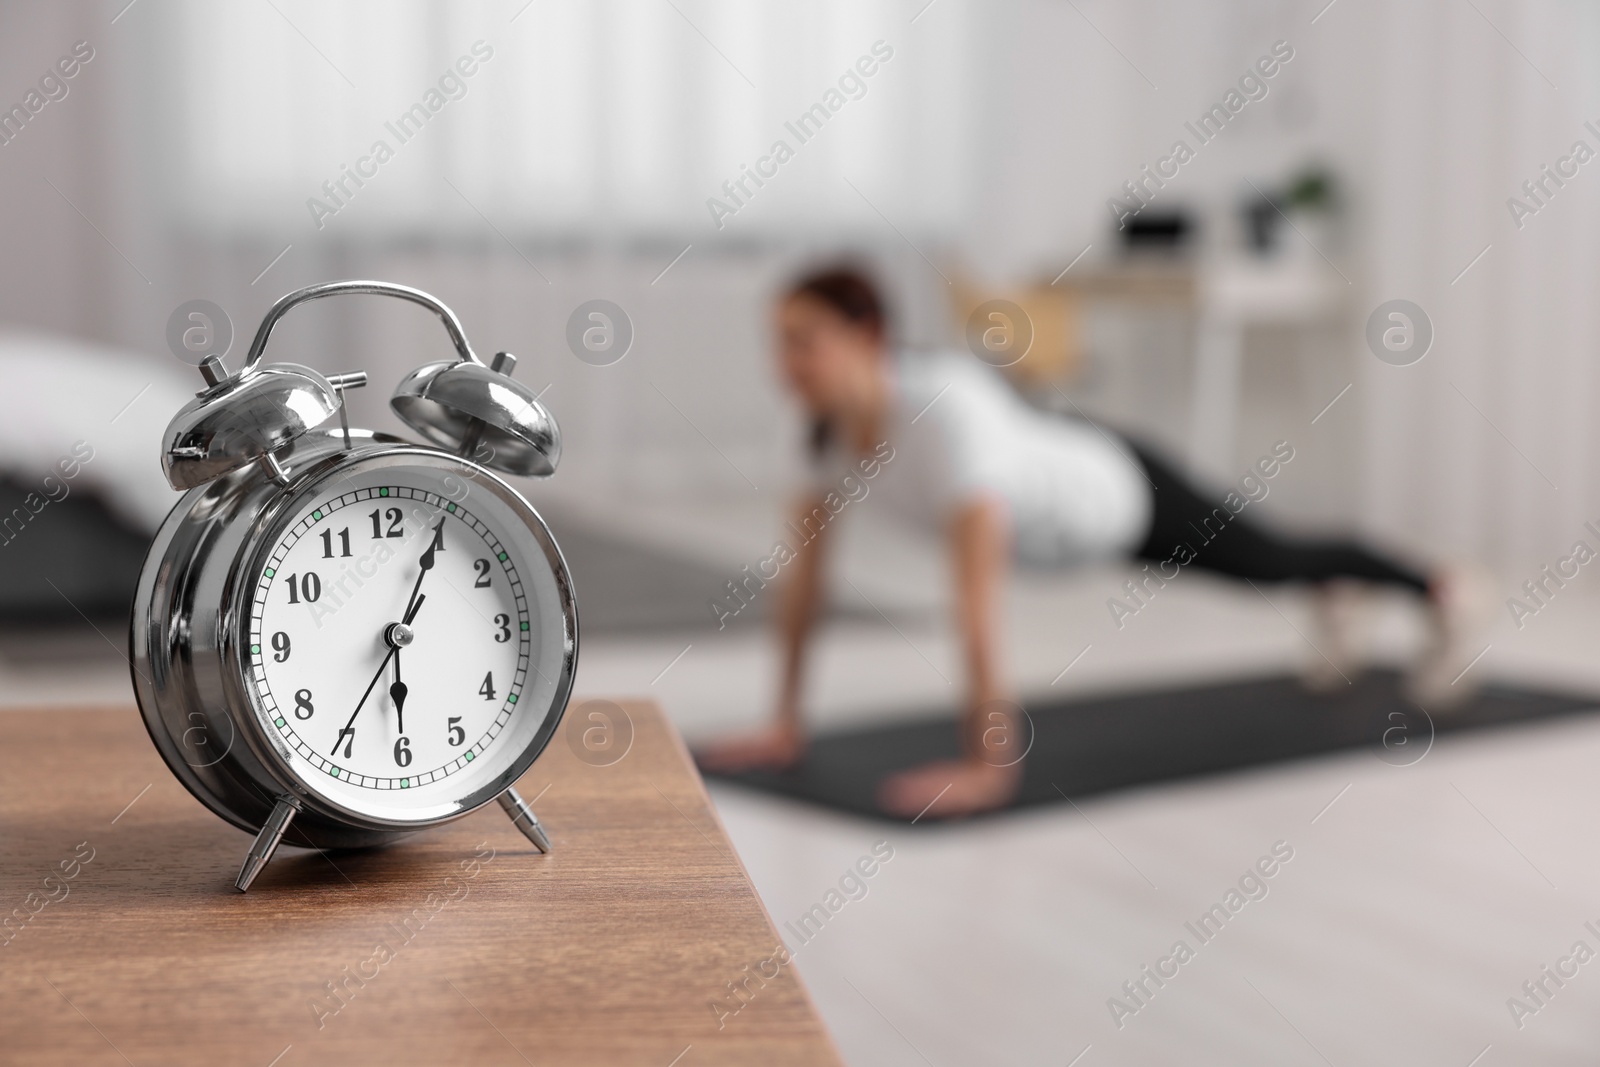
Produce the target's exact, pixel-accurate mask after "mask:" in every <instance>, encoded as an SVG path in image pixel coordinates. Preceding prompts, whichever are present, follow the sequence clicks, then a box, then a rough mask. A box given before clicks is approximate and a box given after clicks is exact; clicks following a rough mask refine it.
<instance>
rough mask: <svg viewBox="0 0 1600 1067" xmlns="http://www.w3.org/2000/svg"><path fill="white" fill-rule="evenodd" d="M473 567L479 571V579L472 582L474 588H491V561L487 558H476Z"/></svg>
mask: <svg viewBox="0 0 1600 1067" xmlns="http://www.w3.org/2000/svg"><path fill="white" fill-rule="evenodd" d="M472 569H473V570H475V571H477V572H478V579H477V581H475V582H473V583H472V588H474V589H487V588H489V561H488V560H486V559H475V560H473V561H472Z"/></svg>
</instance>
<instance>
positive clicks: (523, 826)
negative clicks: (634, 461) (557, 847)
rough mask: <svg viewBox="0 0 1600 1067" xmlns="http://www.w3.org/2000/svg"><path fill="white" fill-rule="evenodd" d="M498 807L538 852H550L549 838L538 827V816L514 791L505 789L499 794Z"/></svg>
mask: <svg viewBox="0 0 1600 1067" xmlns="http://www.w3.org/2000/svg"><path fill="white" fill-rule="evenodd" d="M500 806H501V807H502V808H505V809H506V814H507V815H509V816H511V821H512V822H514V823H516V825H517V829H518V830H521V831H522V833H523V835H524V836H526V837H527V839H528V840H529V841H532V842H533V847H534V848H537V849H538V850H539V851H540V852H549V851H550V837H549V835H547V834H546V833H545V832H544V827H543V826H540V825H539V816H537V815H535V814H534V813H533V809H532V808H530V807H528V802H527V801H526V800H523V799H522V797H521V796H519V795H518V794H517V791H516V790H515V789H507V790H506V791H505V792H504V793H501V794H500Z"/></svg>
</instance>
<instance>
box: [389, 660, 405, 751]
mask: <svg viewBox="0 0 1600 1067" xmlns="http://www.w3.org/2000/svg"><path fill="white" fill-rule="evenodd" d="M394 673H395V674H396V675H397V676H398V675H399V673H400V657H399V655H396V656H395V657H394ZM406 692H407V690H406V683H404V682H402V681H401V680H400V679H399V678H398V677H396V678H395V680H394V684H393V685H391V686H390V687H389V699H390V700H392V701H394V717H395V723H396V725H397V726H398V727H399V728H400V732H401V733H405V732H406Z"/></svg>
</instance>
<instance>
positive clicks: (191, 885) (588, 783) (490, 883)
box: [0, 702, 840, 1067]
mask: <svg viewBox="0 0 1600 1067" xmlns="http://www.w3.org/2000/svg"><path fill="white" fill-rule="evenodd" d="M623 707H625V709H626V710H627V712H628V714H629V716H630V717H631V719H632V722H633V728H634V739H633V745H632V747H631V749H629V750H628V752H627V755H626V756H624V757H623V758H622V759H620V760H619V761H618V762H616V763H614V764H612V765H610V766H592V765H590V763H589V762H585V761H582V760H580V759H579V758H578V757H577V755H576V752H577V751H578V749H577V748H575V747H574V746H572V745H569V744H568V743H567V737H566V734H567V732H568V730H569V728H571V726H570V724H572V723H577V722H579V721H580V720H579V718H578V716H577V712H578V710H579V709H578V708H577V707H574V708H573V710H572V712H570V713H569V715H568V720H569V725H564V726H563V728H562V730H561V731H560V732H559V733H558V734H557V735H556V737H555V738H554V739H553V740H552V741H551V743H550V746H549V748H548V749H547V750H546V751H545V754H544V755H543V756H542V757H541V758H540V760H539V762H538V763H537V764H535V766H534V768H533V770H532V771H530V772H529V773H528V775H527V776H526V777H525V778H524V779H523V780H522V782H521V784H520V789H521V792H522V794H523V795H524V796H526V797H529V798H532V797H534V796H536V795H539V794H543V795H542V796H541V797H540V799H539V801H538V804H537V805H536V807H537V810H538V812H539V815H540V818H541V820H542V821H543V822H544V824H545V826H546V828H547V829H548V830H549V832H550V835H551V837H552V838H553V839H554V845H555V848H554V851H553V852H551V854H550V855H548V856H541V855H539V854H538V852H537V851H535V850H534V849H533V847H532V846H531V845H530V844H529V843H528V842H527V840H526V839H525V838H523V836H522V835H521V834H520V833H518V832H517V830H516V829H515V828H514V827H513V826H512V825H511V822H510V820H509V819H507V818H506V816H505V814H504V813H503V812H502V811H501V810H500V809H499V807H498V806H495V805H490V806H489V807H488V808H486V809H483V810H480V811H478V812H476V813H474V814H472V815H470V816H468V817H466V818H465V819H461V820H459V821H457V822H454V823H451V824H449V825H448V826H445V827H441V828H438V829H434V830H429V831H425V832H423V833H420V834H418V835H416V836H414V837H412V838H409V839H407V840H406V841H404V842H402V843H400V844H398V845H396V846H394V847H391V848H387V849H381V850H375V851H367V852H345V853H335V854H331V855H329V854H324V853H319V852H313V851H308V850H302V849H290V848H285V849H282V850H280V851H279V853H278V855H277V857H276V858H274V859H273V861H272V863H271V864H270V865H269V866H268V867H267V868H266V870H265V871H263V872H262V874H261V876H260V878H259V879H258V880H257V881H256V884H255V885H254V887H252V889H251V891H250V892H249V893H248V894H240V893H237V892H235V891H234V890H233V888H232V881H233V877H234V875H235V874H236V873H237V871H238V867H239V862H240V859H241V857H242V856H243V854H244V851H245V849H246V847H247V846H248V844H249V839H248V838H247V837H246V835H245V834H243V833H241V832H240V831H238V830H235V829H234V828H232V827H231V826H229V825H227V824H226V823H224V822H223V821H222V820H221V819H218V818H217V817H216V816H214V815H212V814H211V813H210V812H209V811H207V810H205V809H204V808H203V807H202V806H201V805H200V803H199V802H198V801H196V800H195V799H194V798H192V797H191V796H190V795H189V794H188V793H187V792H185V791H184V789H183V787H182V786H181V785H179V784H178V782H177V780H176V779H175V778H173V777H172V775H171V774H170V773H169V772H168V771H167V769H166V767H165V766H164V765H163V764H162V763H161V761H160V758H159V757H158V756H157V755H156V751H155V748H154V747H153V746H152V745H151V743H150V740H149V738H148V737H147V736H146V734H145V731H144V727H143V725H142V724H141V722H140V720H139V716H138V713H137V712H136V711H135V710H134V709H133V708H132V707H128V708H123V709H117V710H109V711H48V712H47V711H26V712H0V917H3V915H4V914H5V913H7V912H9V913H11V915H12V918H11V922H10V927H9V931H7V930H6V929H3V928H0V942H3V943H0V1061H3V1062H5V1063H7V1064H10V1063H27V1064H33V1063H71V1064H86V1065H94V1064H125V1063H131V1064H137V1065H139V1067H145V1065H147V1064H149V1065H154V1064H189V1063H193V1064H205V1065H208V1067H210V1065H215V1064H254V1065H259V1067H268V1065H269V1064H274V1065H277V1067H298V1065H300V1064H313V1063H329V1064H341V1065H349V1064H365V1063H384V1064H413V1063H414V1064H429V1065H433V1064H451V1063H472V1064H523V1063H531V1064H539V1065H541V1067H543V1065H545V1064H606V1065H608V1067H611V1065H632V1064H638V1065H641V1067H669V1065H675V1067H700V1065H704V1064H752V1063H762V1064H772V1065H782V1064H837V1063H839V1062H840V1061H839V1059H838V1055H837V1053H836V1052H835V1050H834V1048H833V1045H832V1042H831V1041H830V1039H829V1037H828V1035H827V1032H826V1031H825V1030H824V1029H823V1026H822V1023H821V1022H820V1020H819V1019H818V1017H817V1014H816V1010H815V1008H814V1007H813V1005H812V1003H811V1000H810V997H809V996H808V994H807V993H806V991H805V988H804V987H803V986H802V985H801V984H800V981H799V979H798V978H797V977H796V976H795V974H794V971H793V968H792V967H788V966H785V967H782V968H781V969H779V968H778V966H777V965H776V964H767V965H766V966H765V967H763V961H767V960H770V959H771V958H772V957H773V955H774V953H775V951H776V950H777V949H778V947H779V946H780V944H781V942H780V940H779V937H778V935H777V933H776V931H775V930H774V929H773V926H772V923H771V920H770V919H769V918H768V916H767V914H766V911H765V909H764V908H763V907H762V904H761V901H760V899H759V898H758V897H757V896H756V894H755V890H754V889H753V888H752V887H751V884H750V880H749V878H748V876H747V875H746V874H745V871H744V867H743V865H742V864H741V863H740V862H739V858H738V856H737V855H736V854H735V853H734V851H733V847H732V846H731V845H730V844H729V842H728V838H727V835H726V834H725V833H724V832H723V829H722V825H721V823H720V822H719V821H718V819H717V816H716V813H715V811H714V810H713V809H712V808H711V805H710V803H709V801H708V800H707V797H706V793H705V789H704V787H703V786H702V784H701V782H700V778H699V776H698V775H697V774H696V772H695V770H694V767H693V765H692V764H691V763H690V761H689V758H688V755H687V753H686V752H685V750H684V747H683V744H682V742H681V741H680V740H679V739H678V736H677V734H676V733H675V731H674V730H673V729H672V727H671V725H670V724H669V723H668V722H667V721H666V719H665V718H664V717H663V715H662V714H661V711H660V709H659V708H657V707H656V706H655V705H653V704H648V703H640V702H635V703H627V704H624V705H623ZM69 875H70V876H71V877H70V878H69V877H68V876H69ZM47 879H49V880H48V881H47ZM30 894H34V895H33V896H32V897H31V898H30ZM452 897H453V898H454V899H449V898H452ZM50 898H55V899H53V900H50ZM46 901H48V902H46ZM13 909H16V910H15V911H13ZM23 917H26V921H24V918H23ZM8 936H9V941H7V940H6V939H7V937H8ZM380 946H382V947H381V948H380ZM763 969H764V970H765V971H766V972H767V973H768V974H770V973H772V972H773V971H774V970H777V971H778V973H777V975H776V977H774V978H771V979H769V980H762V979H755V980H748V981H747V976H748V975H750V974H753V973H756V972H758V971H759V970H763ZM735 981H740V982H745V983H746V984H745V986H744V988H746V989H747V990H749V992H747V993H746V994H745V997H746V999H747V1000H748V1003H747V1004H746V1006H745V1007H744V1008H743V1009H742V1010H741V1011H739V1012H738V1013H737V1015H734V1014H731V1009H732V1008H734V1007H737V1006H738V1002H737V1001H736V1000H734V999H733V997H732V994H731V993H730V991H729V986H728V983H730V982H735ZM329 983H332V985H331V986H330V985H329ZM330 989H335V990H338V995H337V996H335V995H333V994H332V993H330ZM719 1001H720V1002H721V1004H722V1005H723V1010H722V1011H721V1012H719V1010H718V1008H717V1007H716V1002H719ZM719 1023H720V1025H719Z"/></svg>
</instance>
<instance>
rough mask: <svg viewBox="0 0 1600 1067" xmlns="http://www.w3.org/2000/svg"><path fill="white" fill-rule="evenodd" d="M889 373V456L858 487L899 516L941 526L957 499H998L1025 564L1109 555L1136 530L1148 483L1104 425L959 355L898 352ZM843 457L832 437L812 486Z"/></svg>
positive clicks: (1130, 543)
mask: <svg viewBox="0 0 1600 1067" xmlns="http://www.w3.org/2000/svg"><path fill="white" fill-rule="evenodd" d="M889 373H890V380H891V384H890V397H891V399H890V411H889V415H888V420H887V426H886V428H885V436H886V438H887V441H888V445H889V446H890V447H891V448H892V449H893V456H892V458H890V459H889V460H888V461H887V462H882V463H881V466H880V469H879V471H878V473H877V474H876V476H875V477H873V478H872V479H871V481H870V482H869V483H868V485H869V495H870V496H872V497H875V498H878V499H879V500H880V502H881V504H882V505H883V506H885V507H887V508H888V509H889V510H890V511H891V512H893V513H894V514H895V515H896V516H897V517H900V518H903V519H905V520H908V521H910V522H912V523H914V524H916V525H919V526H923V527H926V528H929V529H931V530H934V531H936V532H940V533H942V532H944V531H945V530H946V529H947V524H948V521H949V519H950V516H951V514H952V512H953V511H954V510H955V509H956V508H957V507H959V506H960V505H962V504H965V503H968V502H969V501H971V500H973V499H976V498H982V497H986V498H989V499H992V500H998V501H999V502H1000V503H1001V504H1002V505H1003V506H1004V507H1005V509H1006V511H1007V516H1008V519H1009V521H1010V525H1011V532H1012V538H1013V548H1014V551H1015V554H1016V558H1017V560H1018V562H1020V563H1024V564H1031V565H1034V566H1049V567H1060V566H1074V565H1078V564H1084V563H1090V562H1094V561H1098V560H1104V559H1109V558H1114V557H1117V556H1121V555H1125V554H1127V553H1128V552H1130V551H1131V550H1132V549H1133V548H1135V547H1136V546H1137V545H1138V544H1139V542H1140V541H1141V540H1142V539H1143V537H1144V535H1145V533H1146V531H1147V529H1148V527H1149V524H1150V507H1151V499H1150V486H1149V483H1148V482H1147V481H1146V480H1145V478H1144V476H1143V474H1142V472H1141V471H1140V470H1139V468H1138V467H1137V466H1135V464H1136V462H1137V461H1136V460H1135V459H1134V458H1133V455H1132V453H1131V452H1129V453H1126V454H1125V453H1124V452H1123V451H1122V450H1120V449H1119V448H1118V446H1116V445H1114V444H1113V443H1112V441H1111V440H1108V437H1109V436H1110V435H1109V433H1104V434H1103V433H1102V431H1101V430H1099V429H1097V428H1096V427H1094V426H1092V425H1090V424H1088V423H1086V422H1083V421H1081V420H1078V419H1070V418H1066V417H1064V416H1061V415H1055V414H1051V413H1049V412H1044V411H1040V410H1038V409H1036V408H1034V407H1031V406H1030V405H1029V404H1028V403H1027V402H1026V401H1024V400H1023V399H1022V398H1021V397H1020V396H1018V395H1017V393H1016V391H1015V390H1013V389H1012V388H1011V386H1010V385H1009V384H1008V383H1007V382H1006V381H1005V380H1004V379H1003V378H1002V377H1001V376H1000V374H999V372H998V371H996V370H995V369H994V368H992V367H989V366H987V365H985V364H983V363H980V362H979V361H978V360H977V359H976V358H974V357H973V356H971V355H968V354H966V353H962V352H905V353H899V354H897V355H895V356H894V357H893V359H892V362H891V365H890V371H889ZM853 463H854V457H852V456H851V455H850V454H849V450H848V449H846V448H844V447H842V444H841V442H839V441H838V440H835V441H833V442H831V443H830V445H829V447H828V449H827V450H826V452H825V453H824V455H823V456H822V457H821V459H820V461H819V463H818V468H817V471H816V474H817V483H816V484H817V488H819V489H828V488H834V487H835V485H836V483H837V482H838V480H839V478H840V477H842V476H843V475H844V474H845V473H846V472H847V470H849V468H850V467H851V465H852V464H853Z"/></svg>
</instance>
